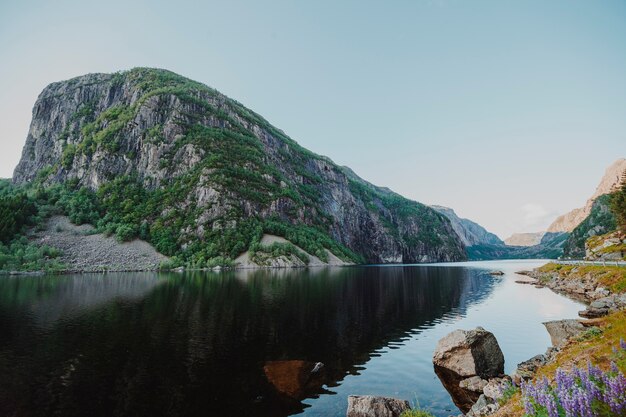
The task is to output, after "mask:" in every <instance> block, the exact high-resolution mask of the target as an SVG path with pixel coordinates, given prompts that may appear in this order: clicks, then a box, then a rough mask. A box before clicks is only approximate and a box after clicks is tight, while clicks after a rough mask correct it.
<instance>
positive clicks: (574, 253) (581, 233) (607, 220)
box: [563, 194, 617, 259]
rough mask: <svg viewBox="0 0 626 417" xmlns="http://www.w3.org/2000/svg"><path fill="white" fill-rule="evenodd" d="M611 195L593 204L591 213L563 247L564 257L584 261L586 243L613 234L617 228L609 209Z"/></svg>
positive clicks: (599, 198)
mask: <svg viewBox="0 0 626 417" xmlns="http://www.w3.org/2000/svg"><path fill="white" fill-rule="evenodd" d="M610 200H611V195H610V194H606V195H602V196H600V197H598V198H596V200H595V201H594V202H593V205H592V207H591V212H590V213H589V216H587V218H586V219H584V220H583V221H582V222H581V223H580V224H579V225H578V226H576V227H575V228H574V230H572V233H571V234H570V236H569V238H568V239H567V241H566V242H565V245H564V246H563V256H564V257H566V258H577V259H582V258H584V257H585V241H586V240H587V239H589V238H590V237H592V236H597V235H603V234H605V233H608V232H612V231H613V230H615V228H616V227H617V224H616V222H615V216H614V215H613V213H612V212H611V209H610V208H609V204H610Z"/></svg>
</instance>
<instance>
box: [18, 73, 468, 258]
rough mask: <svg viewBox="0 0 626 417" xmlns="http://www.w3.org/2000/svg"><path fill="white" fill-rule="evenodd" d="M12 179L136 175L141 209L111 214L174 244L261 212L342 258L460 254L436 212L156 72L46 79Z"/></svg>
mask: <svg viewBox="0 0 626 417" xmlns="http://www.w3.org/2000/svg"><path fill="white" fill-rule="evenodd" d="M13 181H14V182H15V183H17V184H25V183H31V182H36V183H38V184H41V185H43V186H51V185H54V184H63V183H72V184H78V186H84V187H86V188H88V189H91V190H102V189H103V187H104V189H106V190H107V192H108V189H107V188H106V187H108V186H109V184H111V183H116V184H117V183H119V182H123V181H125V182H126V183H136V184H138V185H139V186H140V191H141V193H142V195H143V193H146V196H147V197H146V201H148V200H149V202H150V203H149V204H147V207H146V208H144V209H143V210H144V212H145V215H144V214H143V213H144V212H142V214H141V217H143V218H141V219H139V220H138V219H137V217H138V216H137V215H133V216H131V215H124V216H122V217H121V218H123V219H129V220H128V221H129V222H131V224H130V226H131V227H134V226H137V227H139V224H136V225H135V224H134V223H132V222H135V223H138V222H141V223H142V224H146V223H147V227H148V228H150V229H149V230H148V233H147V235H148V236H153V237H155V236H157V235H162V234H163V233H164V232H163V231H164V230H165V231H166V232H167V233H169V234H174V235H176V239H175V240H176V243H175V245H176V251H185V250H190V249H189V248H196V250H202V251H205V252H206V253H207V254H208V255H207V256H215V255H216V254H218V253H217V252H216V250H213V249H211V248H213V247H217V246H215V245H216V240H219V239H223V236H227V235H230V234H231V232H232V233H235V232H236V233H240V232H241V233H242V235H244V236H251V235H253V234H254V233H256V232H254V233H252V232H250V233H248V232H245V233H244V232H242V228H246V231H247V230H248V229H249V228H253V229H254V228H257V229H258V228H261V229H263V228H266V227H267V222H268V221H271V222H272V224H273V226H272V227H273V228H272V230H270V232H272V233H277V232H276V229H280V230H282V229H281V227H283V226H285V227H287V228H288V229H289V230H291V231H292V232H291V234H292V235H298V233H299V230H300V229H298V228H299V227H305V228H307V229H306V230H307V231H309V232H310V231H315V233H321V234H322V237H329V238H330V239H331V240H332V241H333V242H336V243H337V245H338V246H339V247H342V248H347V249H348V250H346V251H345V252H344V253H342V254H340V253H336V254H337V255H340V256H342V257H343V258H346V257H350V256H351V255H350V251H352V252H353V253H354V254H356V255H357V256H361V257H362V258H361V259H362V260H365V261H367V262H433V261H454V260H462V259H464V258H465V253H464V247H463V244H462V242H461V241H460V239H459V237H458V236H457V234H456V233H455V232H454V230H453V228H452V225H451V224H450V222H449V221H448V220H447V219H446V218H445V217H444V216H442V215H441V214H439V213H437V212H436V211H434V210H432V209H431V208H429V207H427V206H424V205H422V204H420V203H417V202H414V201H410V200H407V199H405V198H403V197H401V196H399V195H397V194H395V193H393V192H391V191H389V190H387V189H383V188H379V187H375V186H373V185H371V184H369V183H368V182H366V181H364V180H362V179H361V178H359V177H358V176H356V175H355V174H354V173H352V172H351V171H349V170H348V169H346V168H342V167H339V166H337V165H335V164H334V163H333V162H332V161H331V160H330V159H328V158H326V157H323V156H319V155H316V154H314V153H312V152H310V151H308V150H306V149H304V148H302V147H301V146H299V145H298V144H297V143H296V142H294V141H293V140H292V139H290V138H289V137H288V136H286V135H285V134H284V133H283V132H282V131H280V130H278V129H276V128H275V127H273V126H272V125H270V124H269V123H268V122H267V121H266V120H264V119H263V118H262V117H260V116H259V115H257V114H255V113H253V112H252V111H250V110H248V109H247V108H245V107H244V106H243V105H241V104H240V103H238V102H236V101H234V100H232V99H230V98H228V97H226V96H224V95H222V94H220V93H219V92H217V91H215V90H213V89H211V88H209V87H206V86H205V85H202V84H200V83H196V82H193V81H191V80H188V79H186V78H183V77H181V76H178V75H176V74H173V73H171V72H168V71H164V70H154V69H144V68H140V69H134V70H131V71H128V72H124V73H117V74H90V75H85V76H82V77H78V78H74V79H72V80H69V81H63V82H58V83H53V84H51V85H49V86H48V87H46V88H45V89H44V91H43V92H42V93H41V94H40V96H39V98H38V99H37V102H36V103H35V106H34V108H33V119H32V123H31V126H30V130H29V133H28V137H27V140H26V145H25V146H24V149H23V153H22V158H21V161H20V162H19V164H18V166H17V168H16V169H15V172H14V176H13ZM138 190H139V189H138ZM101 198H103V199H106V198H107V196H106V195H102V196H101ZM116 207H117V206H116ZM119 207H120V209H119V210H122V211H124V210H125V211H124V213H126V211H128V212H129V213H131V212H132V210H133V208H132V207H126V206H124V204H120V205H119ZM134 214H136V213H134ZM125 221H126V220H125ZM277 224H278V225H279V226H276V225H277ZM155 225H158V233H157V230H156V226H155ZM255 230H256V229H255ZM303 230H304V229H303ZM258 233H261V231H259V232H258ZM311 233H313V232H311ZM307 236H312V235H310V234H309V235H307ZM250 239H252V238H250ZM303 239H304V238H303ZM307 239H308V238H307ZM244 240H245V239H244ZM322 240H323V239H317V242H318V243H319V242H321V241H322ZM243 243H244V244H243V245H239V246H236V247H235V248H231V249H229V253H219V255H229V256H231V257H235V256H236V254H237V252H243V251H245V250H246V249H247V246H248V245H249V244H251V242H250V241H245V242H243ZM212 245H213V246H212ZM157 248H158V246H157ZM327 248H328V249H331V250H333V249H332V248H331V247H329V246H327ZM218 252H219V251H218ZM335 252H337V250H335ZM353 260H354V257H353Z"/></svg>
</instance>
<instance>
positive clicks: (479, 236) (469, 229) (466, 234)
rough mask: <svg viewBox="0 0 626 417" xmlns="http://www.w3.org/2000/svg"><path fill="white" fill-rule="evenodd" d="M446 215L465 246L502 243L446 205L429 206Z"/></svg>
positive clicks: (496, 237)
mask: <svg viewBox="0 0 626 417" xmlns="http://www.w3.org/2000/svg"><path fill="white" fill-rule="evenodd" d="M430 207H431V208H433V209H435V210H437V211H438V212H439V213H441V214H443V215H444V216H446V217H447V218H448V219H449V220H450V222H451V223H452V227H453V228H454V231H455V232H456V233H457V234H458V235H459V237H460V238H461V241H462V242H463V244H464V245H465V246H473V245H504V242H502V240H500V238H499V237H498V236H496V235H494V234H493V233H490V232H488V231H487V230H486V229H485V228H484V227H482V226H481V225H479V224H478V223H475V222H473V221H471V220H468V219H463V218H460V217H459V216H457V214H456V213H455V212H454V210H452V209H451V208H448V207H443V206H430Z"/></svg>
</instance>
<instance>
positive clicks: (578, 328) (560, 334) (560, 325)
mask: <svg viewBox="0 0 626 417" xmlns="http://www.w3.org/2000/svg"><path fill="white" fill-rule="evenodd" d="M543 325H544V326H546V330H547V331H548V333H549V334H550V339H551V340H552V346H554V347H561V346H563V345H564V344H565V343H566V342H567V340H568V339H570V338H571V337H574V336H577V335H579V334H580V333H582V332H583V331H584V330H585V326H583V325H582V324H580V322H579V321H578V320H574V319H568V320H554V321H547V322H545V323H543Z"/></svg>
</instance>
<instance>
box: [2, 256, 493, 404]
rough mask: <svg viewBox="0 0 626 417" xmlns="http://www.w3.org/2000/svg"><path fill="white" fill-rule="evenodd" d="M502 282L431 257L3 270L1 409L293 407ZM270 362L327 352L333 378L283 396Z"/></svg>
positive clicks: (318, 358)
mask: <svg viewBox="0 0 626 417" xmlns="http://www.w3.org/2000/svg"><path fill="white" fill-rule="evenodd" d="M499 282H500V281H499V280H498V279H494V278H493V277H490V276H488V275H487V274H485V273H484V272H483V271H478V270H470V269H460V268H432V267H393V268H386V267H363V268H336V269H332V268H331V269H311V270H297V271H288V270H278V271H276V270H274V271H266V270H263V271H237V272H226V273H220V274H214V273H188V274H120V275H112V274H111V275H105V276H98V275H83V276H80V275H78V276H67V277H25V278H24V277H22V278H18V279H12V278H7V279H1V280H0V331H1V332H2V333H1V334H2V335H3V338H2V340H1V341H0V414H1V415H16V416H22V415H23V416H39V415H42V416H44V415H45V416H47V415H52V414H59V415H64V416H74V415H76V416H83V415H90V416H99V415H103V416H104V415H106V416H110V415H135V416H143V415H146V416H147V415H150V416H159V415H171V416H174V415H220V416H227V415H233V416H234V415H238V416H241V415H255V416H280V415H289V414H292V413H295V412H299V411H302V410H303V407H305V405H304V404H303V403H302V402H300V401H298V400H300V399H302V398H303V397H311V396H313V397H315V396H317V395H319V394H322V393H324V392H332V390H333V388H332V387H335V386H337V385H338V384H340V383H341V381H342V380H343V379H344V378H345V377H346V375H354V374H357V373H359V372H360V371H362V370H363V369H365V368H364V367H363V366H362V365H363V364H365V363H367V362H368V361H369V360H370V359H371V358H372V357H375V356H377V355H380V354H381V352H383V351H385V350H388V349H396V348H398V347H399V346H400V345H402V341H403V340H405V339H406V338H407V336H408V335H412V334H415V333H416V332H419V331H420V330H421V329H424V328H428V327H432V326H434V325H436V324H437V323H440V322H442V321H443V320H450V319H452V318H454V317H458V316H463V315H464V313H465V311H466V309H467V308H468V306H470V305H471V304H473V303H478V302H480V301H481V300H483V299H484V298H485V297H487V296H488V295H489V294H490V293H491V292H492V291H493V289H494V288H495V286H497V285H498V283H499ZM431 353H432V352H430V353H427V354H428V355H430V354H431ZM274 361H304V362H302V363H316V362H322V363H324V364H325V366H324V370H325V372H324V381H323V382H324V383H325V388H322V387H321V385H322V384H321V383H320V384H318V383H316V384H312V386H311V387H306V389H303V390H302V391H301V392H300V391H297V390H296V391H294V392H298V395H296V397H297V398H295V399H294V398H292V397H293V396H291V397H288V396H285V395H283V394H281V393H280V392H279V390H277V389H276V387H275V386H274V385H272V384H271V383H270V382H269V381H268V377H267V376H266V372H267V368H266V371H264V367H267V364H268V363H275V362H274ZM292 363H296V362H292ZM298 363H299V362H298ZM388 378H392V376H388ZM390 382H392V381H391V380H390ZM326 390H329V391H326Z"/></svg>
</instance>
